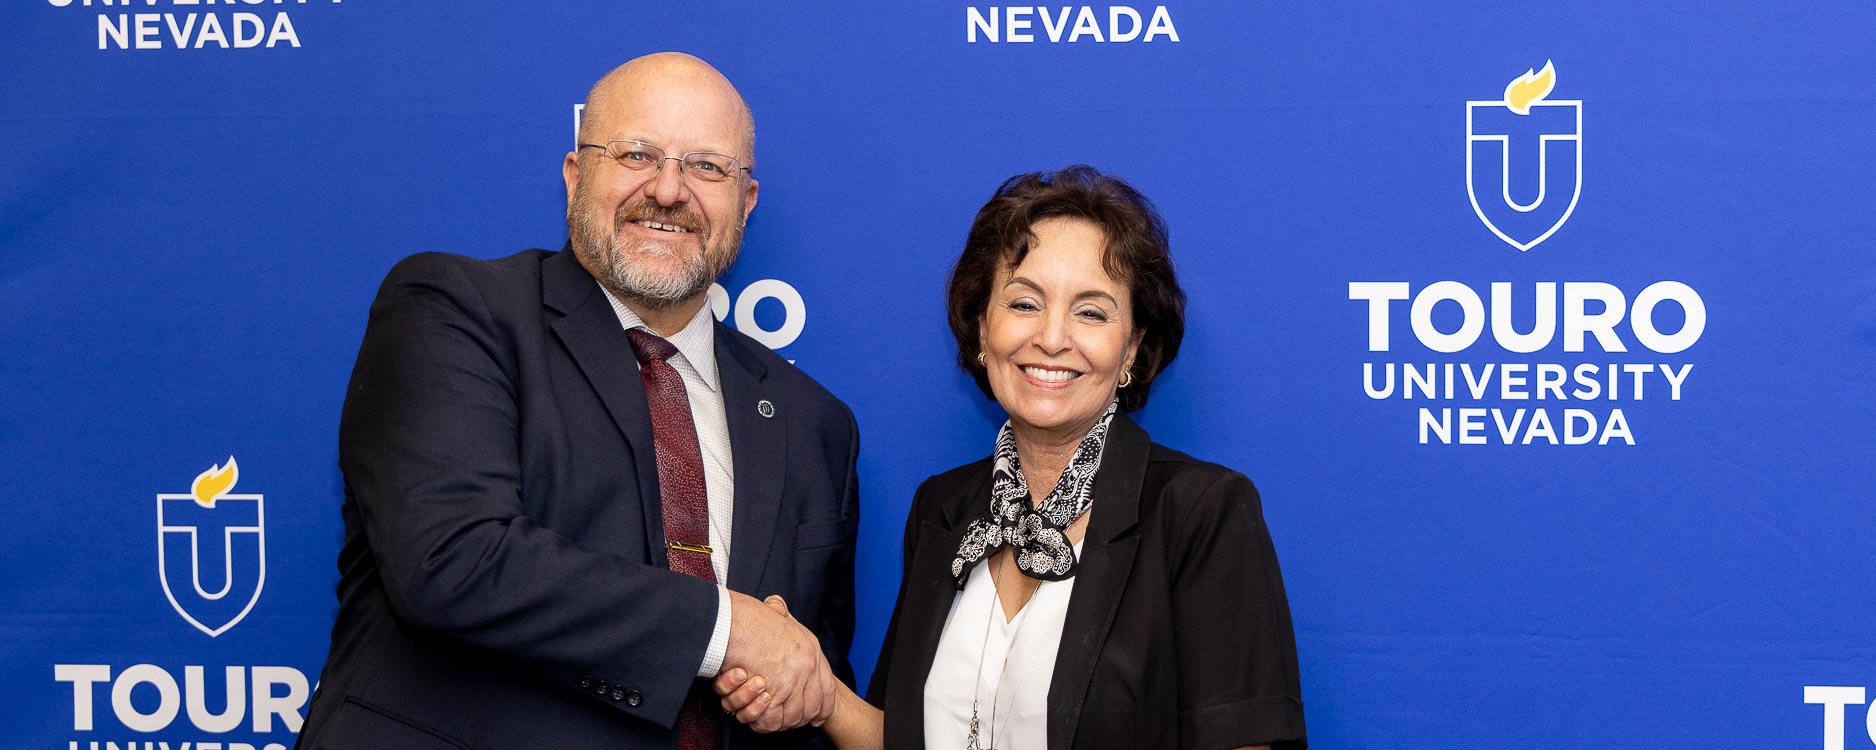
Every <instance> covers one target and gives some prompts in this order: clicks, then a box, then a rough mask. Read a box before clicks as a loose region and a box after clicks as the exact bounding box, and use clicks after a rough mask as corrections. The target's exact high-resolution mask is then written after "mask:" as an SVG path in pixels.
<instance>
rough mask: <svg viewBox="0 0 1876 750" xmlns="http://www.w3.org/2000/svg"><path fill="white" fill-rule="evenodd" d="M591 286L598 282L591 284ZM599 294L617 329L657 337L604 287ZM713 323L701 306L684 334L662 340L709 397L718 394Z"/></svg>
mask: <svg viewBox="0 0 1876 750" xmlns="http://www.w3.org/2000/svg"><path fill="white" fill-rule="evenodd" d="M593 283H595V284H598V283H599V282H598V281H597V280H595V281H594V282H593ZM599 291H601V292H605V294H606V301H607V302H609V303H612V312H613V314H614V315H617V316H619V325H620V326H622V327H624V328H625V329H626V330H631V329H633V328H643V329H645V330H647V331H651V332H652V333H653V334H656V333H658V332H657V331H652V330H651V326H648V325H645V321H644V319H642V318H640V317H638V313H635V312H632V308H630V307H626V306H625V303H624V302H620V301H619V298H618V297H615V296H613V295H612V291H611V290H609V289H607V288H606V287H605V286H604V285H601V286H600V287H599ZM716 322H717V319H716V316H715V315H713V314H711V312H710V303H708V302H705V303H704V306H703V307H701V308H698V310H697V314H696V315H693V316H691V319H690V322H689V323H685V324H684V330H681V331H678V332H677V333H676V334H674V335H672V336H671V337H669V338H666V339H665V340H666V341H669V342H671V345H672V346H675V347H677V353H678V356H680V357H683V358H684V360H685V361H686V362H689V363H690V366H691V367H692V368H693V369H695V370H697V374H698V375H700V376H702V378H703V382H704V385H705V386H706V387H708V388H709V389H710V390H711V392H713V393H714V392H716V391H717V390H718V383H717V348H716Z"/></svg>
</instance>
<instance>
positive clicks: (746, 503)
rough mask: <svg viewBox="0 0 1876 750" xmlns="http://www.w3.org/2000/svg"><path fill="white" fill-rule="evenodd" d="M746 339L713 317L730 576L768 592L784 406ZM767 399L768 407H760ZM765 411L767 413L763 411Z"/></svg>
mask: <svg viewBox="0 0 1876 750" xmlns="http://www.w3.org/2000/svg"><path fill="white" fill-rule="evenodd" d="M749 345H750V344H749V342H748V341H747V340H745V339H743V338H742V337H741V336H738V335H737V334H736V333H735V332H733V331H731V330H730V329H729V328H727V327H725V326H724V325H723V324H721V323H718V324H717V327H716V352H717V382H718V383H719V384H720V385H721V387H722V388H723V416H724V419H725V420H726V421H727V422H728V423H729V429H730V463H731V466H732V467H733V468H734V470H735V472H736V479H735V486H736V492H735V496H736V505H735V513H734V515H733V517H732V521H731V524H730V549H731V552H732V553H731V555H730V580H729V581H728V582H727V585H728V586H729V587H730V588H732V589H735V590H737V591H742V592H746V593H751V594H756V593H762V592H770V591H772V590H773V587H770V588H764V587H763V585H762V584H763V581H762V576H763V573H764V571H766V570H767V569H768V568H769V566H768V565H767V564H766V563H767V561H768V559H769V552H770V549H771V548H773V547H774V545H775V534H776V519H777V518H778V517H779V516H780V515H781V512H782V482H783V478H784V477H786V476H787V473H788V472H787V467H788V429H787V426H788V420H789V418H790V414H789V411H790V409H791V407H794V406H795V404H793V403H790V402H789V401H788V399H785V398H781V397H780V396H778V395H777V394H776V393H775V392H774V391H775V389H774V386H773V384H772V383H769V382H768V381H767V379H766V376H767V374H768V368H767V367H766V366H764V365H763V364H762V360H760V359H758V358H757V357H756V355H755V353H754V352H751V351H749V349H748V347H749ZM763 403H767V404H768V405H769V408H767V409H759V408H758V407H759V405H760V404H763ZM764 412H766V413H767V414H768V415H769V416H763V414H764Z"/></svg>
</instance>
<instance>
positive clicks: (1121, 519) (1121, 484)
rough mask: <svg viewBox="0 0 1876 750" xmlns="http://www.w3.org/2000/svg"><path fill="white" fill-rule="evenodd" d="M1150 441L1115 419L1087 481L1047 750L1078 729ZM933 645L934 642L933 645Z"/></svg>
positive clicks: (1128, 568)
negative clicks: (1084, 528) (1090, 490)
mask: <svg viewBox="0 0 1876 750" xmlns="http://www.w3.org/2000/svg"><path fill="white" fill-rule="evenodd" d="M1151 448H1152V441H1151V440H1149V439H1148V438H1147V434H1146V431H1145V430H1142V429H1140V427H1139V426H1138V425H1135V424H1134V423H1133V420H1131V419H1128V418H1127V415H1125V414H1115V415H1114V424H1113V426H1112V427H1111V428H1110V429H1109V431H1108V436H1107V446H1106V447H1105V448H1104V449H1103V450H1102V453H1101V469H1100V471H1099V472H1098V473H1097V474H1096V475H1095V478H1094V504H1093V505H1092V506H1091V510H1090V511H1089V512H1090V513H1092V515H1091V516H1089V518H1088V534H1087V536H1086V537H1084V538H1083V541H1082V548H1081V559H1080V560H1079V561H1078V562H1077V569H1076V571H1075V591H1074V593H1073V594H1072V595H1070V596H1069V599H1068V614H1067V615H1066V616H1065V617H1064V619H1063V621H1062V644H1061V647H1060V648H1059V650H1058V651H1057V652H1056V656H1055V674H1054V675H1053V676H1052V677H1051V678H1050V680H1049V703H1048V705H1049V718H1048V723H1049V747H1050V748H1051V750H1067V749H1068V747H1069V745H1070V744H1071V743H1073V742H1074V739H1075V727H1076V725H1077V724H1079V723H1080V721H1081V709H1082V704H1083V700H1084V699H1085V698H1086V697H1087V695H1088V683H1089V681H1090V680H1091V679H1092V678H1093V676H1094V662H1095V658H1096V657H1098V656H1100V654H1101V647H1102V645H1103V644H1104V643H1105V642H1106V641H1107V632H1108V628H1110V627H1112V626H1113V623H1114V613H1115V612H1116V611H1117V610H1118V608H1119V606H1120V593H1121V591H1122V590H1124V589H1125V588H1126V587H1127V577H1128V575H1129V574H1131V573H1132V572H1133V559H1134V553H1135V552H1136V551H1137V550H1138V549H1139V545H1140V537H1139V535H1137V534H1135V535H1132V536H1126V533H1127V532H1128V531H1129V530H1131V529H1133V527H1134V526H1136V525H1138V523H1139V520H1140V488H1141V486H1142V485H1143V483H1144V482H1145V479H1146V461H1147V454H1148V451H1149V450H1151ZM934 640H936V639H935V638H934Z"/></svg>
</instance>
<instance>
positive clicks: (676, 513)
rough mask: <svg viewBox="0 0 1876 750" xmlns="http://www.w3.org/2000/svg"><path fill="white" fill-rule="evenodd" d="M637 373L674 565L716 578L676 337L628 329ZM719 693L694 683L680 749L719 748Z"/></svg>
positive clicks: (682, 716)
mask: <svg viewBox="0 0 1876 750" xmlns="http://www.w3.org/2000/svg"><path fill="white" fill-rule="evenodd" d="M625 334H626V336H627V337H628V338H630V339H631V340H632V354H633V356H636V357H637V358H638V376H639V379H641V380H643V381H644V382H645V400H646V402H647V403H648V404H649V405H650V407H651V437H652V443H653V445H654V446H655V451H656V453H657V456H658V497H659V500H660V501H661V503H660V504H661V505H662V506H663V507H664V538H665V556H666V558H667V559H668V560H669V562H670V565H671V569H672V570H675V571H677V572H679V573H684V574H687V575H692V576H696V577H698V578H702V579H704V580H706V581H710V582H712V583H715V582H716V580H717V576H716V571H715V570H713V569H712V568H711V567H710V551H709V550H710V546H709V545H710V509H709V504H708V502H707V499H708V496H707V493H706V492H705V489H704V472H703V451H702V450H700V449H699V448H698V447H697V424H696V422H694V421H692V420H691V415H690V397H689V396H688V395H687V394H686V392H685V390H684V378H683V376H681V375H679V374H678V372H677V369H676V368H673V367H672V366H671V363H670V362H669V361H667V360H669V359H670V358H671V355H674V354H677V347H674V346H672V345H671V342H669V341H666V340H664V339H662V338H659V337H658V336H656V335H653V334H652V333H651V332H649V331H646V330H644V329H642V328H632V329H627V330H626V332H625ZM715 696H716V693H715V692H714V691H712V690H711V689H710V687H709V685H708V684H706V682H705V681H703V680H699V681H698V682H697V683H696V684H693V685H692V686H691V691H690V695H688V696H686V697H685V700H684V709H683V711H682V712H680V713H679V714H678V724H677V733H678V740H677V746H678V750H716V748H717V747H718V746H719V745H720V743H719V741H718V726H717V719H718V715H717V712H716V711H714V710H712V704H714V703H715V701H714V700H713V699H714V698H715Z"/></svg>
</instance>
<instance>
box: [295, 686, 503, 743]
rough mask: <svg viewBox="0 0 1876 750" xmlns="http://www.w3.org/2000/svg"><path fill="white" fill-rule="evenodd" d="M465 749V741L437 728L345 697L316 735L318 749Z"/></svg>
mask: <svg viewBox="0 0 1876 750" xmlns="http://www.w3.org/2000/svg"><path fill="white" fill-rule="evenodd" d="M389 747H395V748H400V750H467V748H468V745H465V744H463V743H460V742H457V741H455V740H452V739H449V738H448V737H445V736H443V735H442V734H439V733H438V732H437V731H436V730H433V729H430V728H428V727H425V726H422V725H420V724H417V723H416V722H412V721H410V720H408V719H404V718H401V717H398V716H394V715H392V714H389V713H386V712H384V711H380V710H378V709H377V708H374V707H372V706H368V705H366V704H364V703H363V702H360V701H359V700H357V699H355V698H354V699H348V700H346V701H345V702H344V703H342V704H340V705H339V708H338V710H336V711H333V712H332V718H331V720H329V721H328V722H327V726H326V730H325V732H324V733H323V734H322V735H321V736H320V738H319V748H320V750H378V749H379V748H389Z"/></svg>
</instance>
